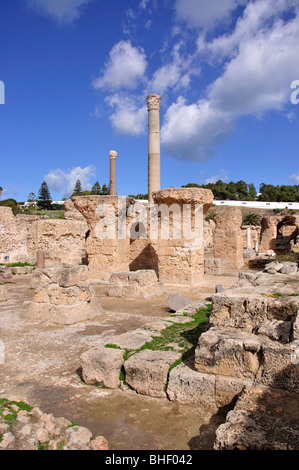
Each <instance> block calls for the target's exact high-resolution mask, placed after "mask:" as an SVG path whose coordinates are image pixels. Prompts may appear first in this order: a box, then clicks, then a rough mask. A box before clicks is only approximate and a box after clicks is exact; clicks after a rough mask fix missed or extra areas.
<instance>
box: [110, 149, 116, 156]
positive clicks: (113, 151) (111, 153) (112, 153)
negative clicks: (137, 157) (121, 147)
mask: <svg viewBox="0 0 299 470" xmlns="http://www.w3.org/2000/svg"><path fill="white" fill-rule="evenodd" d="M109 157H110V158H116V157H117V152H116V151H115V150H110V152H109Z"/></svg>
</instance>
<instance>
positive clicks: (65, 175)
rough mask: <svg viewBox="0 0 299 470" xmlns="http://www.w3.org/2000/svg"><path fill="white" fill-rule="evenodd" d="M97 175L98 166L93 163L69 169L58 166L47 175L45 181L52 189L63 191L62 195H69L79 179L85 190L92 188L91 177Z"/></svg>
mask: <svg viewBox="0 0 299 470" xmlns="http://www.w3.org/2000/svg"><path fill="white" fill-rule="evenodd" d="M95 175H96V168H95V167H94V166H93V165H89V166H86V167H85V168H81V167H80V166H76V167H74V168H72V169H70V170H68V171H64V170H61V169H60V168H57V169H56V170H51V171H50V172H49V173H48V174H47V175H46V176H45V181H46V183H47V185H48V187H49V189H50V190H52V191H55V192H61V193H62V197H69V196H70V195H71V194H72V192H73V189H74V186H75V183H76V181H77V180H80V182H81V185H82V188H83V190H90V189H91V187H92V184H91V179H92V178H93V177H95Z"/></svg>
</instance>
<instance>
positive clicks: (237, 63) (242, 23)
mask: <svg viewBox="0 0 299 470" xmlns="http://www.w3.org/2000/svg"><path fill="white" fill-rule="evenodd" d="M190 4H191V3H190ZM188 5H189V3H188ZM290 6H294V7H297V11H296V12H297V16H296V17H294V16H293V17H292V16H289V19H288V20H286V18H287V16H284V19H282V13H283V12H284V11H285V9H286V7H290ZM270 7H271V8H270ZM294 11H295V10H294ZM294 11H293V15H294ZM297 44H299V7H298V2H297V0H285V1H283V0H267V1H266V0H256V1H255V2H252V3H250V4H248V6H247V8H246V9H245V11H244V14H243V16H242V17H240V18H239V20H238V22H237V24H236V27H235V29H234V30H233V31H232V32H231V34H230V35H223V36H219V37H218V38H217V39H216V40H214V41H213V42H211V43H207V42H206V41H205V39H204V37H203V36H202V35H201V36H200V42H199V45H200V48H199V50H200V54H201V55H202V54H203V55H204V54H206V57H207V59H208V60H209V61H210V63H213V62H211V61H213V60H214V59H216V64H217V66H219V65H221V63H222V65H223V69H222V72H221V68H220V72H221V73H220V75H219V77H218V78H217V79H216V80H215V81H214V82H213V83H211V84H210V86H209V87H208V88H207V89H206V99H204V100H200V101H198V102H196V103H193V104H187V103H186V101H185V100H184V99H183V98H179V99H178V100H177V102H176V103H174V104H172V105H171V106H170V107H169V109H168V110H167V112H166V115H165V120H164V123H163V125H162V129H161V142H162V144H163V145H164V148H165V150H166V152H169V153H170V154H172V155H174V156H176V157H178V158H183V159H198V160H203V159H205V158H208V157H210V156H211V155H213V152H214V148H215V147H216V146H217V145H219V144H220V143H222V142H224V141H225V139H226V138H227V137H228V136H229V135H230V133H231V132H232V130H233V129H234V124H235V122H236V120H237V119H238V118H240V117H242V116H248V115H253V116H256V117H260V116H263V115H264V114H266V113H267V112H270V111H273V110H275V111H281V112H283V113H284V115H286V114H287V111H286V107H287V106H289V105H290V84H291V82H292V80H294V78H295V77H298V76H299V61H298V48H297Z"/></svg>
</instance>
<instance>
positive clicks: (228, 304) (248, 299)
mask: <svg viewBox="0 0 299 470" xmlns="http://www.w3.org/2000/svg"><path fill="white" fill-rule="evenodd" d="M243 282H244V286H245V287H246V289H244V288H240V289H231V290H227V291H225V292H221V293H219V294H214V295H213V296H212V312H211V316H210V319H209V323H210V325H211V326H215V327H216V326H220V327H225V328H243V329H246V330H247V331H253V330H254V329H256V328H258V327H259V326H260V325H261V324H262V323H264V322H266V321H269V320H283V321H289V320H290V319H291V318H292V317H293V316H294V315H295V314H296V312H297V310H298V308H299V298H298V297H284V296H282V297H277V298H276V297H275V296H274V297H273V296H271V295H265V294H264V293H263V292H261V293H259V292H258V291H257V290H254V289H253V286H252V285H251V284H250V283H248V284H246V281H245V280H244V281H243ZM264 292H265V293H266V292H267V289H266V288H265V291H264Z"/></svg>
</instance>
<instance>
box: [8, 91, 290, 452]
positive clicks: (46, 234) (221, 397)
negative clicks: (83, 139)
mask: <svg viewBox="0 0 299 470" xmlns="http://www.w3.org/2000/svg"><path fill="white" fill-rule="evenodd" d="M147 102H148V111H149V145H148V160H149V174H148V183H149V200H147V201H136V200H135V199H134V198H131V197H126V196H118V195H117V186H116V173H117V171H116V170H117V168H116V158H117V152H116V151H111V152H110V153H109V159H110V194H109V195H105V196H104V195H89V196H76V197H72V198H71V199H70V200H67V201H66V202H65V218H64V219H60V220H58V219H57V220H56V219H42V218H39V217H37V216H25V215H17V216H14V215H13V213H12V211H11V209H10V208H6V207H0V234H1V245H0V261H1V266H0V281H1V282H0V284H1V285H0V308H2V310H3V312H4V315H5V314H6V312H7V311H8V309H7V307H6V305H7V303H8V301H9V294H8V292H11V291H10V290H9V288H13V287H14V283H17V282H16V280H18V279H21V280H22V279H24V282H25V279H26V280H27V279H30V287H28V286H29V284H28V285H26V289H27V290H26V293H27V294H28V291H29V294H31V297H30V300H26V301H24V302H23V305H22V311H21V312H19V311H18V316H17V319H16V320H15V321H16V322H20V323H18V325H17V326H15V325H14V328H15V331H16V330H18V329H21V328H23V327H25V326H26V325H31V326H30V327H31V328H32V335H33V336H34V332H35V331H36V334H37V335H38V334H40V333H41V331H42V334H44V335H47V334H50V333H51V334H52V337H53V338H56V337H57V336H59V332H61V331H62V332H64V328H65V329H67V332H68V335H69V336H70V335H71V334H72V332H73V331H75V329H76V328H78V330H76V337H75V338H76V341H78V345H80V348H79V347H78V350H77V349H76V351H75V353H74V349H72V351H73V352H72V353H73V354H76V358H75V360H76V367H75V371H74V373H76V379H77V380H78V381H79V380H80V383H78V382H76V386H77V387H78V388H79V387H82V388H83V389H84V394H85V395H84V396H85V399H86V397H88V395H89V393H90V394H91V395H92V393H93V391H94V390H102V388H103V390H105V391H107V390H108V391H109V393H110V392H111V391H113V392H115V393H117V392H118V391H122V392H123V393H127V394H129V393H135V394H136V396H137V395H138V396H140V395H141V396H143V397H152V398H155V399H157V400H159V399H160V400H161V399H164V400H167V402H170V403H171V404H178V405H180V406H184V407H191V408H193V409H196V410H197V409H203V410H205V411H206V412H208V413H210V415H211V416H214V415H217V414H218V413H219V412H220V411H221V410H223V409H226V410H229V411H228V412H227V414H226V415H225V417H224V419H223V422H222V424H221V425H219V427H218V428H217V429H216V430H215V436H214V440H213V443H212V444H210V447H212V448H213V449H296V450H297V449H298V435H299V434H298V433H299V428H298V417H299V416H298V406H296V403H298V400H297V395H298V391H299V317H298V312H299V290H298V285H299V282H298V281H299V271H298V253H299V243H298V240H299V238H298V237H299V235H298V230H299V218H298V215H294V214H287V215H286V214H281V215H273V214H272V215H269V214H264V215H263V216H262V217H261V225H260V226H249V225H242V220H243V217H242V211H241V209H240V208H239V207H217V208H215V209H214V208H213V209H214V210H215V217H214V218H213V220H212V219H209V218H207V214H208V211H209V210H210V209H211V208H212V207H213V201H214V196H213V193H212V192H211V191H210V190H206V189H201V188H164V189H161V188H160V135H159V107H160V96H159V95H149V96H148V99H147ZM282 255H283V256H286V255H287V256H289V257H290V258H287V259H284V258H283V256H282ZM14 262H17V263H23V264H24V266H14V265H13V263H14ZM231 279H234V281H236V282H232V281H231V282H229V281H230V280H231ZM224 282H226V283H227V285H229V287H228V288H224V287H223V286H222V283H224ZM6 284H9V286H8V285H6ZM10 284H11V285H10ZM18 286H19V285H18ZM16 288H17V286H16ZM21 288H22V289H23V290H22V291H21V293H20V295H21V296H22V295H24V292H25V287H24V286H23V285H22V284H21ZM211 288H213V289H214V291H213V292H212V293H211ZM29 294H28V295H29ZM189 294H190V298H189V297H188V295H189ZM191 297H192V298H191ZM111 300H112V302H113V304H112V305H113V308H114V309H115V311H114V310H113V309H112V310H111V308H110V310H109V309H108V308H105V307H104V306H103V305H106V306H107V305H110V306H111V303H110V304H109V302H111ZM154 302H155V303H154ZM136 305H137V307H136ZM149 305H151V308H152V309H153V308H156V309H158V308H160V313H161V315H160V316H159V317H155V320H153V319H152V318H151V321H148V320H147V315H148V312H147V308H149V307H148V306H149ZM153 305H154V307H153ZM162 307H163V309H164V310H163V309H162ZM120 308H122V311H121V314H124V315H127V317H126V321H128V322H129V320H128V318H129V317H130V315H129V313H128V311H127V310H129V309H130V308H132V309H133V311H134V318H135V320H134V321H135V323H134V325H135V326H134V327H130V326H129V325H127V324H126V321H124V320H123V321H122V323H121V321H119V324H118V315H120V310H119V309H120ZM134 308H135V310H134ZM136 317H138V321H137V319H136ZM132 321H133V320H132ZM12 323H13V322H12ZM120 323H121V325H120ZM20 325H21V326H20ZM5 328H9V325H8V326H7V325H5ZM72 328H73V330H72ZM34 329H35V330H34ZM28 336H30V335H28V334H27V335H25V336H24V338H26V341H28ZM9 337H10V335H8V338H9ZM44 337H45V336H44ZM61 343H63V341H60V343H59V344H61ZM71 346H73V345H71ZM71 346H70V345H68V347H71ZM11 347H12V346H11ZM18 351H20V348H19V349H18ZM66 354H68V352H67V353H66ZM24 357H26V354H25V356H24ZM49 360H50V359H49ZM41 362H42V361H41ZM61 362H62V363H63V361H61ZM11 367H12V366H11ZM31 367H32V365H31ZM38 367H42V365H41V364H39V366H38ZM38 367H37V369H38ZM0 372H1V370H0ZM65 373H67V371H66V372H65ZM45 375H46V374H45ZM79 376H80V378H79ZM17 377H18V376H17ZM59 379H60V382H59V381H58V382H57V383H58V384H60V385H58V388H59V386H61V383H63V379H64V375H63V374H61V376H60V377H59ZM73 379H74V378H73ZM76 379H74V380H76ZM12 380H13V378H12ZM16 380H17V379H16ZM19 387H20V385H19ZM51 387H52V388H51ZM49 388H50V390H55V385H54V386H53V384H52V383H51V385H49ZM75 398H76V396H75ZM75 398H74V400H75ZM66 401H67V399H66ZM87 401H88V398H87ZM263 409H265V410H266V412H267V413H268V414H269V420H268V421H267V419H266V418H265V415H263V413H262V411H261V410H263ZM31 417H32V416H31V415H30V416H29V415H28V416H27V415H26V419H28V420H29V419H31ZM47 419H48V418H47ZM296 420H297V421H296ZM50 421H51V420H50ZM51 422H52V421H51ZM277 423H279V424H277ZM52 424H53V426H54V421H53V423H52ZM0 425H1V423H0ZM54 427H55V426H54ZM3 429H4V428H3ZM30 429H31V428H30ZM277 430H278V431H277ZM6 431H7V429H6V428H5V432H6ZM79 431H80V432H81V431H82V429H79ZM79 431H78V432H79ZM40 432H42V431H40ZM43 432H44V431H43ZM82 432H83V434H84V435H85V434H86V435H87V437H88V439H87V441H88V444H87V443H84V445H83V447H88V448H90V447H91V448H97V445H96V444H93V445H92V444H91V443H90V436H91V434H90V433H89V432H88V431H87V433H86V431H85V428H84V430H83V431H82ZM30 433H31V431H30ZM30 433H29V431H28V435H29V434H30ZM63 433H65V434H66V435H68V436H69V437H70V438H71V439H75V437H74V432H71V431H67V430H66V429H63ZM0 434H1V433H0ZM30 435H31V434H30ZM9 437H10V438H11V436H9ZM199 438H200V436H199ZM7 439H8V437H7ZM11 439H12V438H11ZM102 439H104V438H102V437H101V438H100V441H101V442H102ZM87 441H86V442H87ZM5 442H6V441H5ZM34 442H35V441H34ZM54 442H55V445H56V444H57V443H56V440H55V439H54ZM84 442H85V441H84ZM0 444H1V442H0ZM106 444H107V443H106V441H105V442H104V446H103V447H104V448H107V445H106ZM53 445H54V444H53ZM0 447H1V445H0ZM2 447H3V446H2ZM4 447H5V446H4ZM75 447H76V446H75ZM99 447H100V448H101V446H99ZM7 448H9V445H7Z"/></svg>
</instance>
